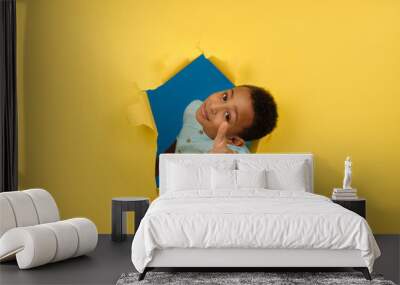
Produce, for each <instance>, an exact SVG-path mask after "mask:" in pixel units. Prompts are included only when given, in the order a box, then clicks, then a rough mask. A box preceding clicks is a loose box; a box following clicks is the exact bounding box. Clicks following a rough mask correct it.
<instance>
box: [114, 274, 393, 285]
mask: <svg viewBox="0 0 400 285" xmlns="http://www.w3.org/2000/svg"><path fill="white" fill-rule="evenodd" d="M138 276H139V273H124V274H122V275H121V277H120V278H119V279H118V281H117V285H133V284H141V285H145V284H157V285H163V284H171V285H178V284H179V285H183V284H213V285H218V284H222V285H234V284H245V285H246V284H268V285H270V284H271V285H272V284H273V285H276V284H283V285H292V284H296V285H297V284H329V285H333V284H335V285H336V284H338V285H339V284H341V285H346V284H356V285H357V284H368V285H370V284H379V285H395V283H393V282H392V281H389V280H384V279H383V277H382V276H381V275H372V278H373V280H372V281H368V280H366V279H365V278H364V276H363V275H362V273H360V272H148V273H147V274H146V278H145V279H144V280H142V281H138Z"/></svg>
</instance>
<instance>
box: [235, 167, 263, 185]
mask: <svg viewBox="0 0 400 285" xmlns="http://www.w3.org/2000/svg"><path fill="white" fill-rule="evenodd" d="M266 173H267V172H266V170H265V169H262V170H236V182H237V188H238V189H240V188H267V176H266Z"/></svg>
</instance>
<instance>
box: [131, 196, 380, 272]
mask: <svg viewBox="0 0 400 285" xmlns="http://www.w3.org/2000/svg"><path fill="white" fill-rule="evenodd" d="M165 248H274V249H279V248H302V249H358V250H360V251H361V255H362V257H363V259H364V260H365V264H366V266H367V267H368V269H369V270H370V271H371V272H372V266H373V263H374V260H375V259H376V258H377V257H379V255H380V251H379V248H378V246H377V244H376V241H375V239H374V237H373V235H372V232H371V230H370V228H369V226H368V224H367V222H366V221H365V219H363V218H362V217H360V216H359V215H357V214H355V213H353V212H351V211H349V210H346V209H344V208H342V207H341V206H339V205H337V204H335V203H333V202H332V201H330V200H329V199H328V198H326V197H323V196H320V195H316V194H311V193H307V192H299V191H278V190H265V189H264V190H258V189H247V190H240V191H232V192H230V191H226V192H225V191H221V190H219V191H218V192H217V193H211V192H204V191H203V192H201V191H180V192H171V193H166V194H164V195H162V196H161V197H159V198H157V199H156V200H154V202H153V203H152V204H151V206H150V208H149V210H148V211H147V213H146V215H145V217H144V218H143V220H142V222H141V223H140V226H139V228H138V231H137V233H136V235H135V237H134V240H133V243H132V262H133V264H134V266H135V268H136V269H137V270H138V271H139V272H143V270H144V268H145V267H146V265H147V264H148V263H149V262H150V261H151V260H152V257H153V252H154V250H155V249H165Z"/></svg>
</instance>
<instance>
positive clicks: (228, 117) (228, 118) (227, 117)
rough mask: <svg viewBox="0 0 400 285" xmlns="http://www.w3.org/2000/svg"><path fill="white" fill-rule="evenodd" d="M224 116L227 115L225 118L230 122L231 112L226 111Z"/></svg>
mask: <svg viewBox="0 0 400 285" xmlns="http://www.w3.org/2000/svg"><path fill="white" fill-rule="evenodd" d="M224 117H225V120H227V121H228V122H229V120H230V119H231V114H229V112H225V113H224Z"/></svg>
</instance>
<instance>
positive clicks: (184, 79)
mask: <svg viewBox="0 0 400 285" xmlns="http://www.w3.org/2000/svg"><path fill="white" fill-rule="evenodd" d="M232 87H234V85H233V83H232V82H230V81H229V80H228V78H226V76H225V75H224V74H222V72H221V71H219V70H218V69H217V68H216V67H215V65H214V64H212V63H211V62H210V61H209V60H208V59H207V58H206V57H205V56H204V55H201V56H199V57H198V58H196V59H195V60H194V61H192V62H191V63H190V64H189V65H187V66H186V67H185V68H183V69H182V70H181V71H180V72H178V73H177V74H176V75H175V76H174V77H172V78H171V79H170V80H168V81H167V82H165V83H164V84H163V85H161V86H160V87H158V88H157V89H154V90H147V94H148V97H149V101H150V105H151V109H152V112H153V116H154V121H155V123H156V126H157V131H158V138H157V156H158V155H159V154H160V153H162V152H164V151H165V150H166V149H167V148H168V147H169V146H170V145H171V144H172V143H173V142H174V141H175V139H176V137H177V136H178V134H179V131H180V130H181V128H182V122H183V112H184V110H185V108H186V106H187V105H188V104H189V103H190V102H192V101H193V100H202V101H203V100H204V99H206V98H207V97H208V96H209V95H211V94H212V93H214V92H216V91H220V90H224V89H230V88H232Z"/></svg>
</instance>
